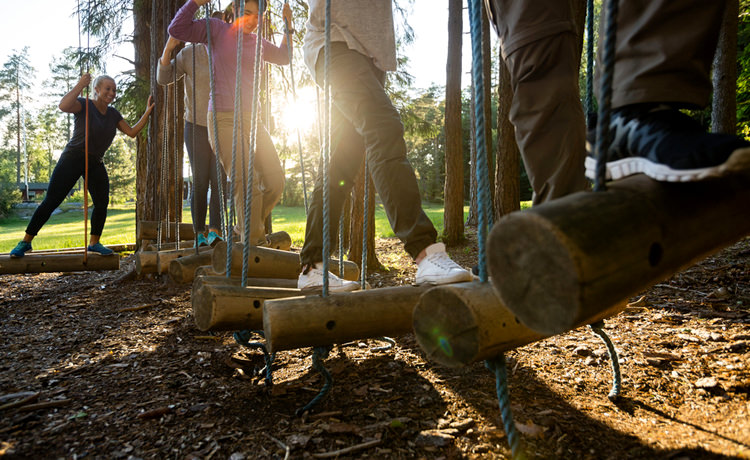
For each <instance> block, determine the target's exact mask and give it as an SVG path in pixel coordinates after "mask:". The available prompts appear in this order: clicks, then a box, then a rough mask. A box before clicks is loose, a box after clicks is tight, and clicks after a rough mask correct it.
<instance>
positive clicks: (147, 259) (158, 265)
mask: <svg viewBox="0 0 750 460" xmlns="http://www.w3.org/2000/svg"><path fill="white" fill-rule="evenodd" d="M212 251H213V248H211V247H208V246H205V247H202V248H200V249H199V253H204V252H212ZM192 254H195V248H187V249H177V250H173V251H138V252H136V253H135V272H136V273H137V274H138V275H144V274H146V273H158V274H162V273H168V272H169V264H170V263H171V262H172V261H173V260H175V259H177V258H180V257H186V256H189V255H192Z"/></svg>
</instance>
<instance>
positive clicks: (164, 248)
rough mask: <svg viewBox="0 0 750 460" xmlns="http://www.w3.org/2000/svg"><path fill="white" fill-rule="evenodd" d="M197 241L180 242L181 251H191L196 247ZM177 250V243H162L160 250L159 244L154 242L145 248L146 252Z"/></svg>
mask: <svg viewBox="0 0 750 460" xmlns="http://www.w3.org/2000/svg"><path fill="white" fill-rule="evenodd" d="M194 245H195V241H192V240H189V241H180V249H189V248H192V247H194ZM175 249H177V243H175V242H172V243H162V244H161V249H159V244H158V243H156V242H155V241H154V242H149V244H147V245H144V246H143V250H144V251H159V250H161V251H173V250H175Z"/></svg>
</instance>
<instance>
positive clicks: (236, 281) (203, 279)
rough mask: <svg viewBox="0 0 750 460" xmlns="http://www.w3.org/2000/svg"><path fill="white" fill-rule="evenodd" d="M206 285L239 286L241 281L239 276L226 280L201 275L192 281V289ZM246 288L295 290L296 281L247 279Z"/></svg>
mask: <svg viewBox="0 0 750 460" xmlns="http://www.w3.org/2000/svg"><path fill="white" fill-rule="evenodd" d="M208 284H210V285H214V286H216V285H220V286H240V285H241V284H242V280H241V279H240V277H239V276H232V277H229V278H227V277H226V276H223V275H201V276H196V277H195V280H194V281H193V289H197V288H198V287H200V286H203V285H208ZM247 286H249V287H273V288H288V289H296V288H297V280H294V279H283V278H248V279H247Z"/></svg>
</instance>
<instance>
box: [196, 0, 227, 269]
mask: <svg viewBox="0 0 750 460" xmlns="http://www.w3.org/2000/svg"><path fill="white" fill-rule="evenodd" d="M205 13H206V38H207V40H206V41H207V42H208V47H207V48H206V54H207V55H208V82H209V90H210V91H211V100H212V101H214V100H216V82H215V81H214V70H213V69H214V66H213V53H212V51H211V49H212V46H211V12H210V10H209V7H208V4H206V6H205ZM193 58H195V48H193ZM193 65H195V64H193ZM193 75H195V72H193ZM193 94H194V95H195V92H193ZM211 115H212V120H213V122H212V123H211V125H212V126H211V129H212V130H213V134H214V136H213V137H214V139H215V140H216V142H214V146H213V147H214V157H215V161H214V163H215V166H216V179H217V180H216V182H217V184H218V185H217V187H216V188H217V189H218V193H219V208H220V209H219V210H220V213H219V215H220V217H221V231H222V234H223V235H224V238H225V239H226V241H227V247H230V246H231V245H232V235H231V234H230V231H229V226H230V224H229V222H227V220H228V218H227V204H226V200H225V198H224V180H223V179H224V173H223V170H222V168H221V163H220V162H219V125H218V121H217V120H216V107H215V106H213V104H212V106H211ZM230 196H231V194H230ZM230 254H231V252H230ZM229 276H231V272H230V271H227V277H229Z"/></svg>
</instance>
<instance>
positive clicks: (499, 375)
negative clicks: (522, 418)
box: [484, 353, 524, 460]
mask: <svg viewBox="0 0 750 460" xmlns="http://www.w3.org/2000/svg"><path fill="white" fill-rule="evenodd" d="M484 364H485V366H486V367H487V369H489V370H490V372H492V373H493V374H495V390H496V392H497V401H498V404H499V406H500V416H501V418H502V420H503V428H504V429H505V434H506V436H508V444H509V445H510V451H511V455H512V458H513V459H514V460H518V459H522V458H524V455H523V452H522V450H521V438H520V436H519V435H518V431H517V430H516V423H515V422H514V421H513V411H512V410H511V408H510V395H509V392H508V371H507V369H506V367H505V355H503V354H502V353H500V354H499V355H498V356H497V357H495V358H493V359H488V360H487V361H485V362H484Z"/></svg>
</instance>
